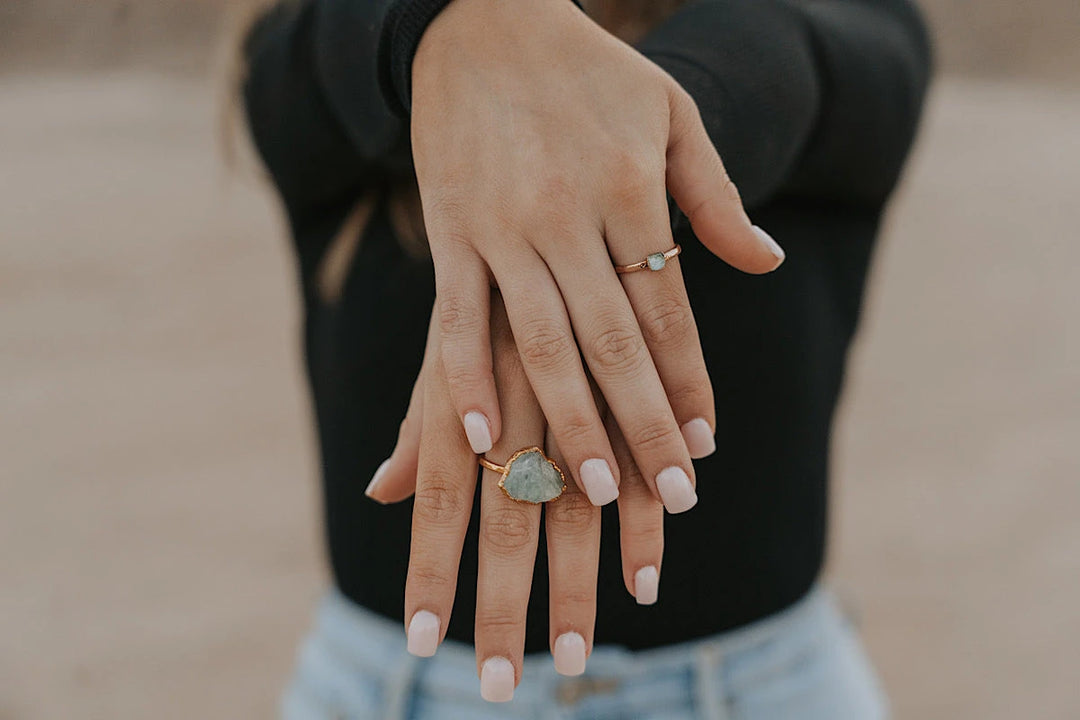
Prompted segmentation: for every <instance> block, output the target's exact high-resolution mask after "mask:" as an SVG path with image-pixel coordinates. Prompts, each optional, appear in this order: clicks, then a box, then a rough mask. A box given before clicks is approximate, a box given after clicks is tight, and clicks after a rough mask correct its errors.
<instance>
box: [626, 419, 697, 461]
mask: <svg viewBox="0 0 1080 720" xmlns="http://www.w3.org/2000/svg"><path fill="white" fill-rule="evenodd" d="M627 440H628V441H629V443H630V446H631V447H634V448H637V449H638V451H639V452H645V453H650V452H654V451H659V450H663V449H666V448H671V447H674V446H675V444H676V443H682V442H683V439H682V434H681V433H680V432H679V430H678V428H676V427H675V423H673V422H671V423H669V422H660V421H648V422H644V423H642V424H641V425H639V426H637V427H635V428H633V429H632V430H631V431H630V433H629V434H628V435H627Z"/></svg>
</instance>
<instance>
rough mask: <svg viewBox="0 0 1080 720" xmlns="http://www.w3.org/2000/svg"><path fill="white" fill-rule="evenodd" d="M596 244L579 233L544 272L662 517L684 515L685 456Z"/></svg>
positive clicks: (687, 501) (692, 498) (687, 492)
mask: <svg viewBox="0 0 1080 720" xmlns="http://www.w3.org/2000/svg"><path fill="white" fill-rule="evenodd" d="M598 244H599V241H597V242H596V243H592V242H589V241H588V238H587V236H586V231H584V230H583V231H582V232H581V237H580V239H579V240H578V242H576V243H560V245H561V246H562V247H563V249H562V250H561V252H560V256H559V257H555V256H552V257H551V258H550V265H551V268H552V270H551V271H552V273H553V274H554V276H555V279H556V281H557V282H558V284H559V288H560V289H561V290H562V294H563V297H565V298H566V308H567V310H568V311H569V313H570V318H571V320H572V322H573V326H574V334H575V335H576V336H577V338H578V342H579V344H580V346H581V352H582V355H583V356H584V357H585V362H586V364H587V365H588V366H589V370H590V371H591V374H592V377H593V378H594V379H595V380H596V384H597V385H598V386H599V387H600V390H601V391H602V392H603V394H604V399H605V400H606V402H607V404H608V406H609V408H610V409H611V413H612V414H613V415H614V416H615V418H616V420H618V422H619V427H621V428H622V431H623V435H624V436H625V437H626V440H627V444H628V445H629V447H630V451H631V452H632V453H633V455H634V460H635V461H636V462H637V465H638V467H639V468H641V472H642V474H643V475H644V476H645V478H646V481H647V482H648V483H649V485H650V487H651V488H652V489H653V490H654V492H656V493H657V496H658V497H659V498H660V499H661V500H663V502H664V505H665V507H666V508H667V509H668V512H672V513H678V512H685V511H686V510H689V509H690V508H692V507H693V506H694V504H695V503H696V502H697V494H696V493H695V492H694V484H693V483H694V467H693V464H692V462H691V460H690V454H689V452H688V451H687V449H686V442H685V440H683V436H682V433H681V432H680V430H679V426H678V424H677V423H676V422H675V415H674V414H673V413H672V411H671V404H670V403H669V402H668V398H667V394H666V393H665V391H664V386H663V384H662V383H661V382H660V376H659V374H658V373H657V370H656V366H655V365H654V364H653V358H652V356H651V355H650V354H649V349H648V347H647V345H646V344H645V339H644V337H643V336H642V334H641V328H640V326H639V325H638V321H637V317H635V315H634V311H633V308H631V307H630V301H629V299H628V298H627V296H626V292H625V291H624V290H623V287H622V285H621V284H620V283H619V280H618V276H617V275H616V274H615V269H614V267H612V264H611V258H610V257H608V255H607V253H604V252H602V251H597V250H596V246H597V245H598ZM539 392H540V390H539V388H537V393H538V394H539ZM546 410H547V409H546V408H545V414H546ZM548 419H549V421H551V426H552V430H553V431H554V432H555V437H556V440H557V442H558V444H559V449H560V450H561V451H562V452H563V453H565V454H567V455H570V452H571V450H570V449H569V447H568V446H567V444H566V443H565V442H564V441H563V439H562V436H561V435H560V434H559V427H558V426H557V425H556V424H555V422H554V420H553V419H552V418H551V417H550V415H549V416H548Z"/></svg>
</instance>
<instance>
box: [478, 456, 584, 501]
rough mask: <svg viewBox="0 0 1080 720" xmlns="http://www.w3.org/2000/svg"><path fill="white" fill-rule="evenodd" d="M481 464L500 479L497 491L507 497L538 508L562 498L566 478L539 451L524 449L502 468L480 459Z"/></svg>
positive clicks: (481, 457) (553, 462) (557, 467)
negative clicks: (497, 474)
mask: <svg viewBox="0 0 1080 720" xmlns="http://www.w3.org/2000/svg"><path fill="white" fill-rule="evenodd" d="M477 460H479V462H480V464H481V465H482V466H483V467H485V468H487V469H488V470H491V471H493V472H497V473H499V474H501V475H502V477H501V478H499V487H500V488H502V491H503V492H504V493H506V495H507V497H509V498H511V499H512V500H517V501H518V502H527V503H533V504H534V505H538V504H540V503H545V502H549V501H551V500H554V499H555V498H557V497H559V496H560V495H562V494H563V490H565V489H566V476H565V475H563V471H562V470H560V469H559V466H558V465H556V464H555V461H554V460H552V459H551V458H549V457H548V456H547V455H545V454H544V451H543V450H541V449H540V448H538V447H535V446H533V447H527V448H522V449H521V450H518V451H517V452H516V453H514V454H513V455H511V456H510V459H509V460H507V461H506V464H505V465H499V464H498V463H493V462H491V461H490V460H488V459H487V458H486V457H484V456H483V455H481V456H480V457H478V458H477Z"/></svg>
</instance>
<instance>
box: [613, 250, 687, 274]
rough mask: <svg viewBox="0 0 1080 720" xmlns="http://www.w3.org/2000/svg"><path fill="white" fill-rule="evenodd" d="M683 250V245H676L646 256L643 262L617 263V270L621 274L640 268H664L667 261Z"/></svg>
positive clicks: (653, 269)
mask: <svg viewBox="0 0 1080 720" xmlns="http://www.w3.org/2000/svg"><path fill="white" fill-rule="evenodd" d="M681 252H682V246H681V245H676V246H675V247H673V248H671V249H670V250H668V251H666V252H655V253H652V254H651V255H648V256H646V257H645V259H644V260H642V261H641V262H636V263H634V264H632V265H616V266H615V272H617V273H619V274H624V273H632V272H637V271H638V270H652V271H653V272H657V271H659V270H663V269H664V266H665V265H667V261H668V260H670V259H671V258H673V257H675V256H676V255H678V254H679V253H681Z"/></svg>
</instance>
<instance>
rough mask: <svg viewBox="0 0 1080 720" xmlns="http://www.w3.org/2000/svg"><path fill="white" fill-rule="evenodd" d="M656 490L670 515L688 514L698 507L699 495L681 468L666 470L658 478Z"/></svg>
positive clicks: (673, 467)
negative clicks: (690, 510)
mask: <svg viewBox="0 0 1080 720" xmlns="http://www.w3.org/2000/svg"><path fill="white" fill-rule="evenodd" d="M656 489H657V490H658V491H660V499H661V500H663V501H664V507H666V508H667V511H668V512H669V513H672V514H674V513H681V512H686V511H687V510H689V509H690V508H692V507H694V506H695V505H697V493H696V492H694V486H693V485H691V484H690V478H689V477H687V476H686V472H685V471H683V469H682V468H681V467H676V466H674V465H673V466H672V467H669V468H664V469H663V470H661V471H660V474H659V475H657V476H656Z"/></svg>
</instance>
